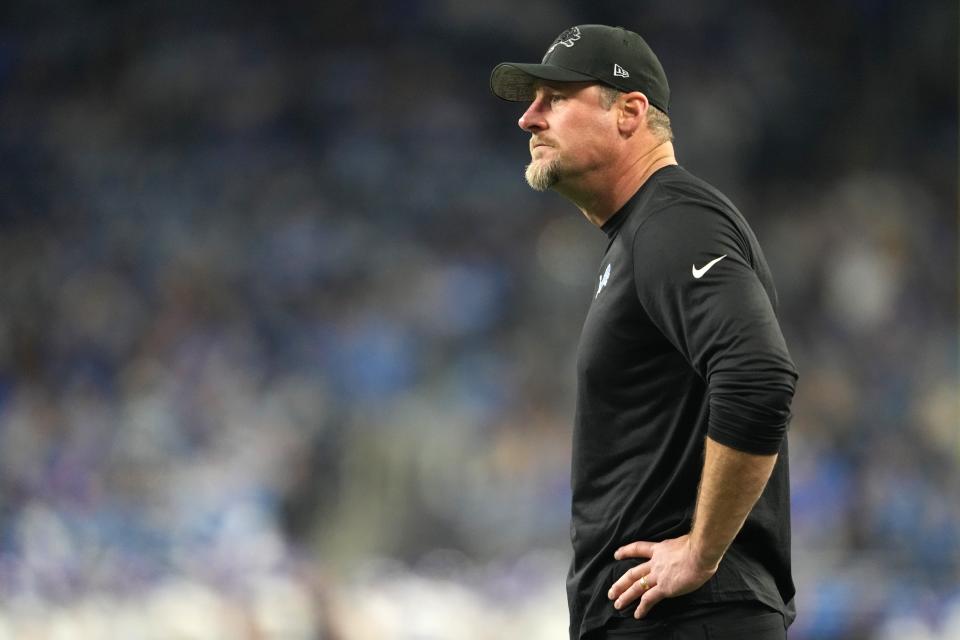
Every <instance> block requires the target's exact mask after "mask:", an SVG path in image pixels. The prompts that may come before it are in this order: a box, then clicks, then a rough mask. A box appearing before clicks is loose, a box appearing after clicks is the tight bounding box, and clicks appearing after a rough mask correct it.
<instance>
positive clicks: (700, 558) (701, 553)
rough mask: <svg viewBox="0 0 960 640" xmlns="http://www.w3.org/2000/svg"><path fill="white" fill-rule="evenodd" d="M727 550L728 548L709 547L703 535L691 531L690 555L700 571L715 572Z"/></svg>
mask: <svg viewBox="0 0 960 640" xmlns="http://www.w3.org/2000/svg"><path fill="white" fill-rule="evenodd" d="M725 552H726V548H723V549H709V548H708V546H707V545H705V544H704V543H703V539H702V538H701V536H699V535H697V534H696V533H693V532H691V534H690V555H691V558H692V559H693V564H694V567H695V568H696V569H697V570H698V571H709V572H711V573H713V572H715V571H716V570H717V568H718V567H719V566H720V561H721V560H722V559H723V554H724V553H725Z"/></svg>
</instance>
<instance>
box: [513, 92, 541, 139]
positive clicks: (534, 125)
mask: <svg viewBox="0 0 960 640" xmlns="http://www.w3.org/2000/svg"><path fill="white" fill-rule="evenodd" d="M542 106H543V100H542V99H541V98H537V99H536V100H534V101H533V102H531V103H530V106H529V107H527V110H526V111H524V112H523V115H522V116H520V119H519V120H518V121H517V124H518V125H519V126H520V128H521V129H523V130H524V131H526V132H528V133H532V132H534V131H542V130H544V129H546V128H547V121H546V119H545V118H544V117H543V109H542Z"/></svg>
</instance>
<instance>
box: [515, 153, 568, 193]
mask: <svg viewBox="0 0 960 640" xmlns="http://www.w3.org/2000/svg"><path fill="white" fill-rule="evenodd" d="M524 175H525V177H526V179H527V184H528V185H530V188H531V189H533V190H534V191H546V190H547V189H549V188H551V187H553V186H554V185H556V184H557V182H559V180H560V172H559V171H558V168H557V163H556V162H547V161H544V160H534V161H533V162H531V163H530V164H528V165H527V170H526V172H525V174H524Z"/></svg>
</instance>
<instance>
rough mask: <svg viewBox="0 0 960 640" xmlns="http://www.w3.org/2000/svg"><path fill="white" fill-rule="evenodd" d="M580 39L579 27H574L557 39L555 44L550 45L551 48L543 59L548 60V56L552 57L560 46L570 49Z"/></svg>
mask: <svg viewBox="0 0 960 640" xmlns="http://www.w3.org/2000/svg"><path fill="white" fill-rule="evenodd" d="M579 39H580V28H579V27H573V28H571V29H567V30H566V31H564V32H563V33H561V34H560V35H559V36H557V39H556V40H554V41H553V44H552V45H550V48H549V49H547V52H546V53H545V54H543V57H544V58H546V57H547V56H548V55H550V53H551V52H552V51H553V50H554V49H556V48H557V45H558V44H562V45H563V46H565V47H566V48H568V49H569V48H570V47H572V46H573V44H574V43H575V42H576V41H577V40H579Z"/></svg>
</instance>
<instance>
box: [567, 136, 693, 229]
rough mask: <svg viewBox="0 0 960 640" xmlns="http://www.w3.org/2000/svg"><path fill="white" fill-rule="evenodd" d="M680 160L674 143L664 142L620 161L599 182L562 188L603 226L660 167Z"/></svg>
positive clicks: (579, 206) (595, 221) (595, 222)
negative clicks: (674, 150) (575, 187)
mask: <svg viewBox="0 0 960 640" xmlns="http://www.w3.org/2000/svg"><path fill="white" fill-rule="evenodd" d="M672 164H677V159H676V157H675V156H674V153H673V143H671V142H664V143H662V144H659V145H656V146H654V147H651V148H649V149H648V150H647V151H645V152H644V153H642V154H640V155H638V156H636V157H635V158H632V159H631V160H630V161H629V162H628V163H626V164H625V166H624V165H618V166H616V167H614V168H613V169H612V171H610V172H607V173H606V176H599V177H598V182H599V184H597V185H583V186H582V187H581V188H579V189H575V190H574V189H570V190H564V191H561V190H559V189H558V192H560V195H562V196H564V197H566V198H567V199H569V200H571V201H572V202H573V203H574V204H575V205H577V208H579V209H580V211H581V212H583V215H584V216H585V217H586V218H587V220H589V221H590V222H592V223H593V224H594V225H596V226H597V227H602V226H603V224H604V223H605V222H606V221H607V220H609V219H610V218H611V217H612V216H613V214H615V213H616V212H617V211H619V210H620V209H621V207H623V205H625V204H626V203H627V201H628V200H629V199H630V198H632V197H633V195H634V194H635V193H636V192H637V191H639V190H640V187H642V186H643V185H644V183H646V181H647V180H649V179H650V176H652V175H653V174H654V173H655V172H656V171H657V170H659V169H662V168H663V167H666V166H668V165H672Z"/></svg>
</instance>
